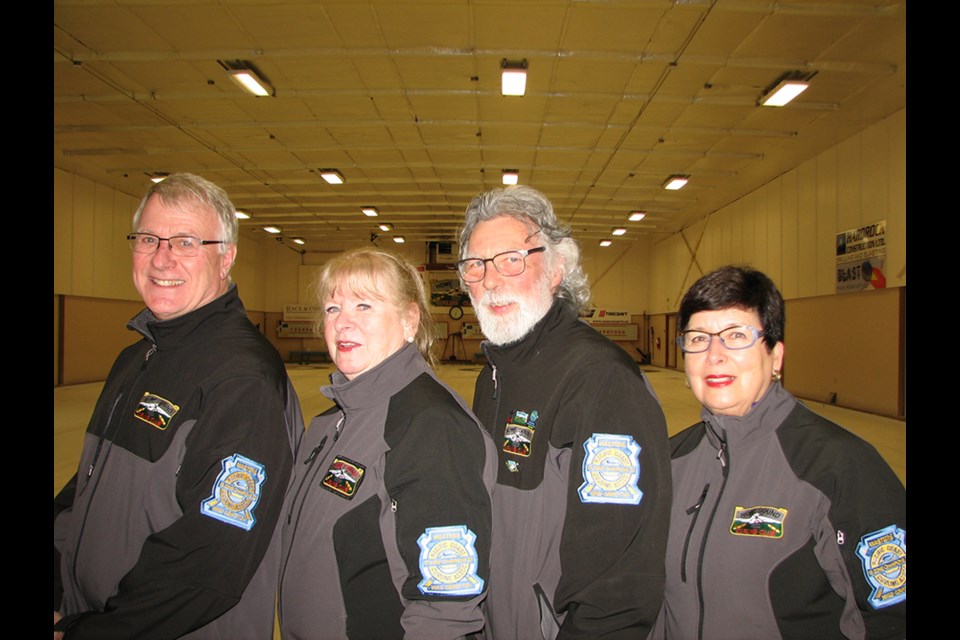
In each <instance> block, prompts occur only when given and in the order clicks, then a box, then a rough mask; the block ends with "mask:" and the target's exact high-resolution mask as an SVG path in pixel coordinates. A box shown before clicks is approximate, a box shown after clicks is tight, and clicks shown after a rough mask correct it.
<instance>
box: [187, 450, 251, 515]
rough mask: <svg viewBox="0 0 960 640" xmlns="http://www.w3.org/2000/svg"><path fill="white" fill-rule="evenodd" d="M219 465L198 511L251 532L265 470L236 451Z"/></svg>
mask: <svg viewBox="0 0 960 640" xmlns="http://www.w3.org/2000/svg"><path fill="white" fill-rule="evenodd" d="M221 465H222V469H221V471H220V475H218V476H217V479H216V480H215V481H214V483H213V492H212V493H211V494H210V497H209V498H207V499H206V500H204V501H203V502H202V503H200V512H201V513H202V514H204V515H206V516H210V517H211V518H214V519H215V520H219V521H221V522H226V523H227V524H232V525H233V526H235V527H239V528H241V529H243V530H244V531H250V529H252V528H253V525H254V524H256V522H257V519H256V517H255V516H254V515H253V510H254V509H255V508H256V506H257V503H258V502H260V495H261V491H262V490H263V483H264V481H265V480H266V479H267V472H266V470H265V469H264V467H263V465H262V464H260V463H259V462H256V461H254V460H251V459H250V458H247V457H245V456H242V455H240V454H239V453H235V454H233V455H232V456H228V457H226V458H224V459H223V460H222V462H221Z"/></svg>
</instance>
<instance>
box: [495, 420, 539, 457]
mask: <svg viewBox="0 0 960 640" xmlns="http://www.w3.org/2000/svg"><path fill="white" fill-rule="evenodd" d="M539 418H540V414H539V413H538V412H537V410H536V409H534V410H533V411H531V412H530V413H527V412H526V411H520V410H519V409H517V410H516V411H514V412H513V413H511V414H510V418H509V419H508V420H507V426H506V427H504V430H503V450H504V451H505V452H506V453H512V454H514V455H517V456H523V457H524V458H528V457H530V451H531V450H532V448H533V436H534V434H535V433H536V431H537V420H538V419H539Z"/></svg>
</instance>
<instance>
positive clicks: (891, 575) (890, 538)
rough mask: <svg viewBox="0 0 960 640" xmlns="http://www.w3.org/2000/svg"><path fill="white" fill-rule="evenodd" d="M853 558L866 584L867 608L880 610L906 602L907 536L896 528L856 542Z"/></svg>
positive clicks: (869, 535)
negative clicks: (856, 561)
mask: <svg viewBox="0 0 960 640" xmlns="http://www.w3.org/2000/svg"><path fill="white" fill-rule="evenodd" d="M857 555H858V556H859V557H860V562H861V563H862V564H863V575H864V577H865V578H866V579H867V582H868V583H870V587H871V589H872V591H871V592H870V597H869V598H868V600H869V601H870V606H872V607H873V608H874V609H882V608H883V607H889V606H891V605H895V604H897V603H898V602H903V601H904V600H906V599H907V532H906V531H904V530H903V529H901V528H900V527H898V526H896V525H893V524H892V525H890V526H889V527H884V528H883V529H880V530H878V531H874V532H873V533H868V534H867V535H865V536H863V537H862V538H860V543H859V544H857Z"/></svg>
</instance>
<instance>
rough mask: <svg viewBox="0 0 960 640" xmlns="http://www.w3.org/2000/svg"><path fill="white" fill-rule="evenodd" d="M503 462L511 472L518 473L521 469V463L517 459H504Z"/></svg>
mask: <svg viewBox="0 0 960 640" xmlns="http://www.w3.org/2000/svg"><path fill="white" fill-rule="evenodd" d="M503 464H505V465H507V471H509V472H510V473H518V472H519V471H520V463H519V462H517V461H516V460H504V461H503Z"/></svg>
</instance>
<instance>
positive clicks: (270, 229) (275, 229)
mask: <svg viewBox="0 0 960 640" xmlns="http://www.w3.org/2000/svg"><path fill="white" fill-rule="evenodd" d="M263 230H264V231H266V232H267V233H283V229H281V228H280V227H276V226H274V225H272V224H268V225H267V226H265V227H264V228H263Z"/></svg>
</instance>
